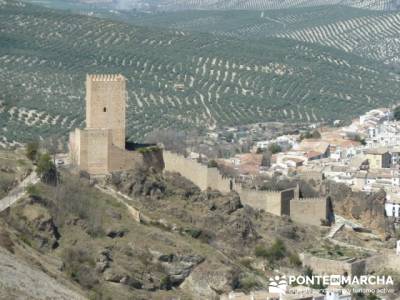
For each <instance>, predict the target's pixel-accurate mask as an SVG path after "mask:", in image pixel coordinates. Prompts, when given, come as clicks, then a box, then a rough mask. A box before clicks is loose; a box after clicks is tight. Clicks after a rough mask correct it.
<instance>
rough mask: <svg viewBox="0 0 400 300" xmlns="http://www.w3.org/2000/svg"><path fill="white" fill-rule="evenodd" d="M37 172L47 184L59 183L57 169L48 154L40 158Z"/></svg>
mask: <svg viewBox="0 0 400 300" xmlns="http://www.w3.org/2000/svg"><path fill="white" fill-rule="evenodd" d="M36 172H37V173H38V175H39V176H40V178H41V180H42V181H43V182H45V183H50V184H56V183H57V169H56V166H55V165H54V163H53V161H52V159H51V157H50V155H49V154H48V153H45V154H42V155H40V157H39V160H38V163H37V168H36Z"/></svg>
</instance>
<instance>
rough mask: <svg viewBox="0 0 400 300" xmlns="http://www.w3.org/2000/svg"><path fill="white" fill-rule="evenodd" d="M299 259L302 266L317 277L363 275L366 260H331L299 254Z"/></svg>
mask: <svg viewBox="0 0 400 300" xmlns="http://www.w3.org/2000/svg"><path fill="white" fill-rule="evenodd" d="M300 259H301V261H302V264H303V266H304V267H305V266H308V267H310V268H311V269H312V270H313V272H314V274H318V275H344V274H346V273H347V275H348V276H359V275H365V271H366V260H356V259H349V260H345V261H340V260H333V259H327V258H321V257H317V256H313V255H311V254H308V253H301V254H300Z"/></svg>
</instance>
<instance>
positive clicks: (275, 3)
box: [146, 0, 399, 10]
mask: <svg viewBox="0 0 400 300" xmlns="http://www.w3.org/2000/svg"><path fill="white" fill-rule="evenodd" d="M146 2H149V3H150V2H154V1H146ZM156 3H157V4H158V6H160V7H162V9H164V10H165V9H171V10H182V9H210V10H211V9H246V10H247V9H253V10H270V9H283V8H294V7H312V6H319V5H336V4H341V5H346V6H352V7H358V8H364V9H372V10H390V9H396V8H398V6H399V5H398V4H397V1H396V0H241V1H234V0H159V1H156Z"/></svg>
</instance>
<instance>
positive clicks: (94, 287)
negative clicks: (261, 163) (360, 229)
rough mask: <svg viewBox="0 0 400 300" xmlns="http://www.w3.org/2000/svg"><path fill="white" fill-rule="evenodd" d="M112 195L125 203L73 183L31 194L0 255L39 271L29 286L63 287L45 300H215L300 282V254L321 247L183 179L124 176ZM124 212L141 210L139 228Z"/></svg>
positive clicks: (282, 223) (311, 236) (141, 173)
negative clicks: (274, 280)
mask: <svg viewBox="0 0 400 300" xmlns="http://www.w3.org/2000/svg"><path fill="white" fill-rule="evenodd" d="M106 186H108V189H110V187H112V188H114V189H115V190H117V189H118V190H120V191H121V192H123V193H125V194H126V195H127V196H126V197H121V196H118V194H117V193H115V194H114V195H112V194H109V193H105V192H104V191H103V189H104V188H102V189H100V190H99V188H96V186H94V185H93V184H92V183H90V182H88V181H86V180H85V179H82V178H79V177H76V176H75V175H71V174H69V173H62V181H61V183H60V184H59V185H58V186H49V185H44V184H38V185H36V186H34V187H30V188H29V196H27V197H26V198H25V199H24V200H21V201H20V202H19V203H18V204H17V205H16V206H14V207H13V208H12V209H11V210H8V211H6V212H3V214H2V217H1V220H2V222H3V223H2V224H4V225H2V230H3V231H4V232H5V236H9V237H10V240H11V241H8V239H4V238H3V239H1V243H0V246H2V247H3V248H4V249H3V250H1V251H0V254H1V255H4V256H5V257H6V256H8V257H12V255H18V257H19V260H18V262H17V263H18V264H21V265H24V266H25V265H27V267H26V268H28V267H30V268H32V269H34V271H30V270H29V271H26V272H25V273H26V274H27V276H28V277H29V278H31V279H32V277H35V278H36V276H34V274H36V273H35V272H36V271H38V272H39V271H40V272H42V273H43V272H44V273H46V274H48V276H50V277H53V278H56V280H57V281H58V282H59V283H60V286H52V285H51V284H49V285H48V286H46V287H43V288H41V290H43V291H45V294H44V295H51V293H53V292H54V291H55V290H60V291H65V294H66V295H67V294H68V291H69V290H71V291H73V292H71V293H74V292H76V293H77V294H78V295H82V296H83V297H94V299H100V298H99V297H103V298H101V299H111V298H112V299H174V298H176V297H177V296H180V297H183V298H184V299H199V297H200V298H202V299H217V298H218V296H219V295H220V294H222V293H226V292H229V291H231V290H243V291H247V290H249V289H257V288H265V287H266V285H267V276H268V275H269V274H272V273H273V270H274V269H276V268H292V269H293V270H294V272H302V270H301V267H300V266H299V259H298V252H300V251H303V250H304V249H308V248H311V247H314V246H315V245H321V244H322V242H321V241H320V236H322V235H323V234H324V232H323V231H321V230H320V229H318V228H305V227H302V226H298V225H295V224H293V223H291V222H290V220H283V219H280V218H276V217H273V216H271V215H267V214H265V213H262V212H256V211H254V210H252V209H251V208H248V207H243V205H242V204H241V202H240V199H239V197H238V196H237V195H236V194H230V195H225V196H224V195H222V194H220V193H219V192H215V191H209V192H201V191H200V190H199V189H198V188H197V187H195V186H194V185H193V184H191V183H190V182H188V181H186V180H184V179H183V178H182V177H180V176H179V175H177V174H166V175H162V174H160V173H157V172H156V171H154V170H147V171H145V170H138V171H132V172H124V173H120V174H115V175H114V176H113V177H112V178H111V179H110V181H109V182H108V183H107V185H106ZM118 197H119V198H118ZM118 199H119V200H118ZM121 199H125V200H124V201H121ZM126 205H130V206H132V207H136V208H137V209H139V210H140V213H141V219H142V222H141V223H138V222H137V221H136V220H135V218H133V216H132V215H131V214H130V211H129V210H127V207H126ZM5 249H8V250H5ZM18 249H23V253H30V252H32V253H33V255H31V256H27V254H24V255H22V254H19V253H20V252H19V251H20V250H18ZM7 251H8V252H7ZM21 251H22V250H21ZM13 252H14V254H12V253H13ZM32 256H35V259H32V258H31V257H32ZM38 266H39V270H36V269H37V267H38ZM15 268H20V267H19V265H18V266H17V265H16V267H15ZM21 268H22V267H21ZM3 269H4V268H3ZM1 271H2V269H1V268H0V272H1ZM10 276H11V275H10ZM10 276H6V277H4V276H3V274H2V276H0V278H1V279H0V284H2V285H7V286H10V287H11V289H13V290H12V291H13V292H14V288H15V286H16V285H14V286H13V285H11V284H10V282H11V281H13V280H14V279H13V277H10ZM38 276H39V275H38ZM40 276H45V274H42V275H40ZM15 277H17V275H15ZM38 278H41V277H38ZM20 280H21V282H25V281H26V280H27V279H25V278H24V277H21V279H20ZM26 282H27V281H26ZM27 285H28V286H29V283H27ZM64 285H65V286H67V287H68V288H67V287H63V286H64ZM17 292H18V293H20V294H21V295H23V293H24V290H23V289H22V290H21V289H17ZM9 295H10V296H11V295H13V294H12V293H11V291H10V292H9ZM60 295H61V294H60ZM71 295H72V294H71ZM132 297H133V298H132ZM57 299H58V298H57ZM59 299H63V298H62V297H61V296H60V297H59ZM71 299H74V298H73V297H72V296H71Z"/></svg>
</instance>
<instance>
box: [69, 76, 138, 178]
mask: <svg viewBox="0 0 400 300" xmlns="http://www.w3.org/2000/svg"><path fill="white" fill-rule="evenodd" d="M125 105H126V79H125V77H124V76H122V75H120V74H119V75H87V76H86V128H85V129H78V128H76V129H75V131H73V132H71V133H70V136H69V148H70V157H71V162H72V163H73V164H75V165H76V166H77V167H78V169H79V170H81V171H85V172H88V173H89V174H90V175H105V174H109V173H110V172H112V171H118V170H124V169H131V168H133V167H134V165H135V163H136V162H137V159H138V157H137V153H135V152H132V151H127V150H125Z"/></svg>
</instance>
